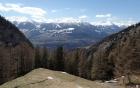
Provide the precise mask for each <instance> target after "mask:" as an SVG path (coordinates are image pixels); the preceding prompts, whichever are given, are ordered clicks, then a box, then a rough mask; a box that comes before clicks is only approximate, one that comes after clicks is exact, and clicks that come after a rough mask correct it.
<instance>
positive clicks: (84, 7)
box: [0, 0, 140, 23]
mask: <svg viewBox="0 0 140 88" xmlns="http://www.w3.org/2000/svg"><path fill="white" fill-rule="evenodd" d="M0 14H1V15H2V16H5V17H7V18H8V19H10V20H15V19H16V20H17V19H18V20H27V19H32V20H35V21H47V22H55V21H64V22H65V21H77V20H80V21H88V22H92V23H97V22H98V23H100V22H106V23H110V22H117V23H133V22H138V21H140V0H0Z"/></svg>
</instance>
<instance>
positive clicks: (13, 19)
mask: <svg viewBox="0 0 140 88" xmlns="http://www.w3.org/2000/svg"><path fill="white" fill-rule="evenodd" d="M6 19H8V20H10V21H16V20H18V21H19V22H24V21H29V19H28V18H27V17H25V16H9V17H6Z"/></svg>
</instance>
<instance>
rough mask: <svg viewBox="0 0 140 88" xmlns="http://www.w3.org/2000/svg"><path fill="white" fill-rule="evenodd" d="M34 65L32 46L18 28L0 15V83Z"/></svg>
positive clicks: (19, 74) (27, 70) (25, 71)
mask: <svg viewBox="0 0 140 88" xmlns="http://www.w3.org/2000/svg"><path fill="white" fill-rule="evenodd" d="M33 66H34V54H33V46H32V44H31V43H30V41H29V40H28V39H27V38H26V37H25V36H24V35H23V34H22V33H21V32H20V31H19V30H18V28H17V27H16V26H15V25H13V24H12V23H10V22H9V21H7V20H5V19H4V18H3V17H1V16H0V84H1V83H4V82H6V81H9V80H12V79H14V78H16V77H18V76H21V75H23V74H25V73H27V72H29V71H30V70H32V69H33Z"/></svg>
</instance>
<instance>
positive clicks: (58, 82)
mask: <svg viewBox="0 0 140 88" xmlns="http://www.w3.org/2000/svg"><path fill="white" fill-rule="evenodd" d="M0 88H123V87H120V86H117V85H112V84H110V83H100V82H95V81H89V80H86V79H83V78H80V77H76V76H73V75H70V74H68V73H65V72H59V71H51V70H47V69H42V68H40V69H36V70H33V71H32V72H30V73H28V74H26V75H25V76H23V77H20V78H17V79H15V80H13V81H9V82H7V83H5V84H3V85H1V86H0Z"/></svg>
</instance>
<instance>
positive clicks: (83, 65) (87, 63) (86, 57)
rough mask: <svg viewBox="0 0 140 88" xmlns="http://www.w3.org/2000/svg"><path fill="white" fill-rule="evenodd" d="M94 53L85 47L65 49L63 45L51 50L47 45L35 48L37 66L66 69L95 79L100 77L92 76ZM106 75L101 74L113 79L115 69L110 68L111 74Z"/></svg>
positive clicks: (106, 78)
mask: <svg viewBox="0 0 140 88" xmlns="http://www.w3.org/2000/svg"><path fill="white" fill-rule="evenodd" d="M92 53H93V52H90V51H89V50H87V49H84V48H77V49H73V50H65V49H63V47H62V46H60V47H58V48H57V49H54V50H49V49H47V48H46V47H44V48H39V47H37V48H36V49H35V68H47V69H51V70H57V71H65V72H67V73H70V74H73V75H76V76H80V77H83V78H86V79H90V80H95V79H98V78H96V77H95V78H92V66H93V56H92ZM105 62H106V61H105ZM112 64H113V63H112ZM102 66H103V65H102ZM104 66H105V65H104ZM104 66H103V67H104ZM112 68H113V65H112ZM102 70H105V69H102ZM99 74H100V73H99ZM105 76H106V77H105ZM105 76H104V77H103V75H101V77H100V79H101V80H108V79H111V78H112V77H113V70H110V74H106V75H105ZM98 77H99V76H98Z"/></svg>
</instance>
